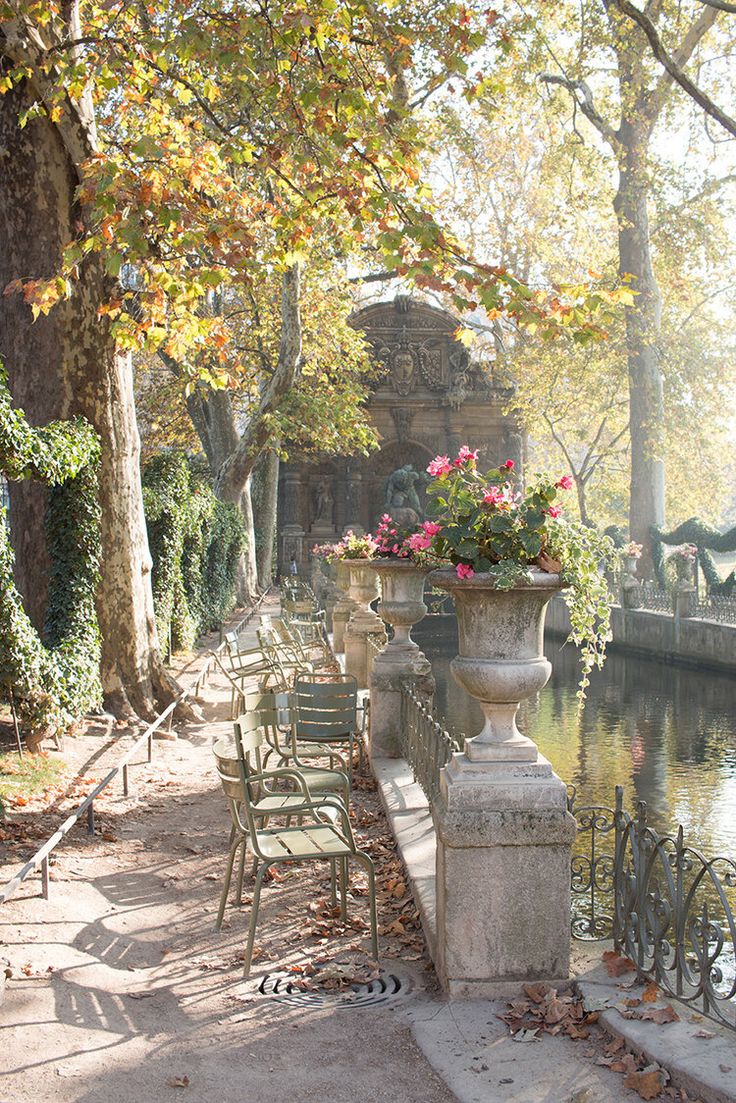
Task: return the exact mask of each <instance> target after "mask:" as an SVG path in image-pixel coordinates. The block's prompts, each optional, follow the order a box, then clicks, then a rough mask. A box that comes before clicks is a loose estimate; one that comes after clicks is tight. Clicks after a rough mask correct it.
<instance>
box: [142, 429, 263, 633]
mask: <svg viewBox="0 0 736 1103" xmlns="http://www.w3.org/2000/svg"><path fill="white" fill-rule="evenodd" d="M143 503H144V506H145V511H146V525H147V527H148V542H149V545H150V548H151V557H152V559H153V574H152V582H153V604H154V610H155V613H156V624H157V627H158V633H159V639H160V641H161V647H162V650H163V651H164V652H165V651H166V649H167V643H168V641H169V638H170V639H171V647H172V649H173V650H177V649H178V648H181V647H191V645H192V644H193V642H194V640H195V639H196V638H197V636H198V635H200V634H201V633H203V632H206V631H208V630H210V629H212V628H217V627H218V626H219V625H220V624H221V622H222V621H223V620H224V618H225V617H226V616H227V614H228V613H229V612H230V610H231V609H232V607H233V605H234V603H235V588H236V581H237V570H238V561H239V559H240V554H241V552H242V550H243V546H244V544H245V526H244V524H243V520H242V518H241V516H240V514H239V512H238V510H237V509H236V507H235V506H233V505H229V504H227V503H225V502H220V501H219V500H218V499H217V498H216V497H215V495H214V493H213V492H212V488H211V485H210V477H209V471H208V468H207V465H206V463H205V462H204V461H202V460H200V459H196V458H195V459H191V458H188V457H187V456H186V455H185V454H184V453H183V452H180V451H174V450H170V451H165V452H161V453H159V454H158V455H156V456H153V457H152V458H151V459H150V460H149V461H148V463H147V464H146V466H145V469H144V471H143Z"/></svg>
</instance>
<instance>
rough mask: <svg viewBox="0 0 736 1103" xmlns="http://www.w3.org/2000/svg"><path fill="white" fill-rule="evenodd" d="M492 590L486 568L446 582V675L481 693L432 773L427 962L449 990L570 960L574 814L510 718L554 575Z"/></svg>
mask: <svg viewBox="0 0 736 1103" xmlns="http://www.w3.org/2000/svg"><path fill="white" fill-rule="evenodd" d="M530 573H531V575H532V578H533V582H532V583H531V584H530V585H529V586H525V587H522V586H519V587H514V588H513V589H512V590H508V591H498V590H496V589H495V584H494V583H493V582H492V580H491V579H490V576H488V575H485V576H484V575H476V576H475V578H473V579H471V580H468V581H467V582H459V581H458V580H457V579H456V578H455V576H454V572H449V571H438V572H434V574H433V575H432V581H433V582H434V583H435V584H436V585H438V586H440V587H441V588H443V589H447V590H449V591H450V593H452V595H453V597H454V599H455V604H456V607H457V614H458V627H459V655H458V657H457V658H456V659H454V660H453V663H452V671H453V675H454V677H455V678H456V680H457V681H458V682H460V684H461V685H462V686H463V687H464V688H465V689H466V690H467V691H468V692H469V693H470V694H471V695H472V696H473V697H475V698H476V699H477V700H478V701H479V702H480V704H481V707H482V709H483V712H484V714H485V718H486V719H485V724H484V726H483V729H482V731H481V732H480V733H479V734H478V735H477V736H476V737H475V738H472V739H468V740H466V742H465V749H464V751H463V752H462V753H458V754H455V755H453V757H452V759H451V761H450V762H449V764H448V766H447V767H446V769H445V770H443V771H442V775H441V792H440V797H439V800H438V802H437V804H436V806H435V809H434V813H435V822H436V825H437V962H436V965H437V971H438V974H439V977H440V980H441V982H442V984H443V986H444V988H445V989H446V991H447V992H448V994H449V996H450V997H451V998H485V997H491V996H494V995H502V994H505V993H506V992H513V991H517V990H518V987H519V984H520V982H522V981H525V980H533V979H540V980H548V981H549V980H560V979H563V978H565V977H567V975H568V971H569V964H570V855H571V849H572V842H573V840H574V838H575V834H576V824H575V820H574V819H573V817H572V816H571V815H570V814H569V812H568V811H567V805H566V791H565V786H564V784H563V782H562V781H561V780H560V778H558V777H557V776H556V774H555V773H554V772H553V770H552V767H551V766H550V764H549V762H547V760H546V759H545V758H543V757H542V755H540V754H539V752H538V750H537V747H536V745H535V744H534V742H533V741H532V740H531V739H529V738H528V737H526V736H524V735H522V734H521V733H520V732H519V731H518V729H517V727H516V719H515V717H516V711H517V709H518V705H519V701H520V700H521V699H523V698H524V697H528V696H531V695H532V694H533V693H536V692H537V691H538V690H540V689H541V688H542V686H543V685H544V684H545V682H546V681H547V679H548V677H549V674H550V671H551V667H550V664H549V663H548V662H547V660H546V659H545V658H544V654H543V650H542V648H543V627H544V612H545V608H546V603H547V601H549V599H550V597H551V596H552V594H553V593H555V592H556V591H557V590H559V589H560V583H559V579H558V577H557V576H556V575H546V576H545V575H543V574H542V572H536V571H533V572H530Z"/></svg>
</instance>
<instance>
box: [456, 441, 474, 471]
mask: <svg viewBox="0 0 736 1103" xmlns="http://www.w3.org/2000/svg"><path fill="white" fill-rule="evenodd" d="M477 459H478V449H477V448H476V449H475V451H474V452H471V450H470V449H469V448H468V446H467V444H464V445H463V446H462V448H461V449H460V451H459V452H458V454H457V459H456V460H455V461H454V464H455V467H462V466H463V464H464V463H475V462H476V461H477Z"/></svg>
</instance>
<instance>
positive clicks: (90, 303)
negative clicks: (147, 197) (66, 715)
mask: <svg viewBox="0 0 736 1103" xmlns="http://www.w3.org/2000/svg"><path fill="white" fill-rule="evenodd" d="M9 41H10V40H9V39H6V38H5V37H4V33H3V31H0V58H1V59H2V63H4V64H7V58H6V57H5V47H6V46H7V47H8V50H10V49H11V47H12V49H13V56H14V57H15V58H16V59H17V55H18V50H19V49H20V47H19V45H18V42H17V39H16V40H13V41H12V43H11V44H10V45H8V43H9ZM39 94H40V90H39V89H38V88H36V87H34V86H33V84H32V83H30V82H26V83H24V84H22V85H21V86H20V87H19V88H18V89H16V90H15V91H14V92H13V93H10V94H6V95H4V96H0V148H1V149H2V150H3V157H4V162H3V168H2V173H0V288H5V287H6V286H7V284H8V282H10V281H11V280H14V279H29V278H38V277H44V276H49V275H52V274H53V273H54V272H55V271H56V270H57V268H58V267H59V265H60V261H61V250H62V248H63V247H64V246H65V245H66V244H67V243H68V242H70V241H71V240H72V239H73V238H74V237H75V236H76V234H77V233H78V228H79V224H80V221H81V219H82V217H83V215H82V212H81V211H80V210H79V209H78V207H77V205H76V202H75V189H76V187H77V184H78V182H79V178H78V172H77V170H78V164H79V162H78V160H76V158H77V156H79V157H81V156H82V155H83V154H84V153H85V151H86V152H91V151H92V150H93V149H94V144H95V138H94V127H93V124H91V123H90V120H89V118H85V112H84V110H82V109H80V110H77V109H76V108H75V106H74V105H72V104H70V105H69V109H68V111H67V112H66V113H65V116H64V119H63V125H62V124H59V125H57V124H55V123H52V122H51V121H50V120H48V119H46V118H44V117H40V118H36V119H34V120H32V121H30V122H29V123H28V125H27V126H26V127H25V128H24V129H21V128H20V127H19V125H18V113H19V110H21V109H22V108H23V107H24V106H27V105H28V103H30V102H31V101H32V100H34V99H38V98H39ZM111 290H112V288H111V286H110V283H109V280H108V279H107V277H106V276H105V274H104V269H103V266H102V261H101V259H99V258H88V260H87V261H86V262H85V264H84V266H83V268H82V270H81V272H80V275H79V279H78V280H77V281H76V282H75V284H74V286H73V289H72V294H71V297H70V299H69V300H67V301H64V302H61V303H60V304H58V305H57V306H56V307H54V309H53V310H52V311H51V313H50V314H49V315H48V317H43V316H42V317H39V319H38V320H37V321H36V322H34V321H33V318H32V314H31V309H30V307H29V306H28V305H27V304H25V303H24V302H23V300H22V296H20V295H17V294H11V295H5V296H0V356H2V358H3V359H4V360H5V362H6V364H7V366H8V369H9V372H10V378H11V388H12V393H13V397H14V399H15V401H16V402H17V403H18V405H20V406H22V407H23V408H24V409H25V411H26V414H27V416H28V418H29V420H30V421H31V422H32V423H34V424H44V423H45V422H47V421H48V420H50V419H51V418H54V417H64V418H66V417H69V416H71V415H74V414H83V415H84V416H85V417H86V418H88V420H89V421H90V422H91V423H92V425H94V427H95V429H96V430H97V432H98V433H99V435H100V438H101V441H102V462H101V473H100V500H101V506H102V522H101V527H102V532H101V537H102V564H101V567H102V580H101V586H100V592H99V595H98V615H99V619H100V628H101V632H102V682H103V689H104V691H105V699H106V704H107V706H108V707H110V708H111V709H113V711H115V712H116V713H117V714H118V715H125V714H130V713H131V712H135V713H136V714H137V715H139V716H142V717H146V718H150V717H151V716H152V715H153V714H154V706H155V704H156V703H157V702H158V703H166V702H168V701H170V700H171V699H172V696H173V693H174V692H175V690H176V686H175V684H174V683H173V682H172V680H171V679H170V677H169V675H168V674H167V672H166V670H165V668H164V666H163V663H162V661H161V658H160V655H159V651H158V640H157V636H156V625H155V621H154V617H153V600H152V595H151V584H150V570H151V559H150V554H149V550H148V539H147V535H146V528H145V522H144V516H143V500H142V495H141V487H140V473H139V438H138V428H137V425H136V419H135V407H134V402H133V385H132V370H131V365H130V361H129V358H128V357H127V356H122V355H120V354H118V353H117V352H116V349H115V346H114V342H113V339H112V336H111V334H110V330H109V326H108V324H107V322H106V321H105V320H104V319H103V318H101V317H100V315H99V308H100V306H101V305H102V304H103V303H104V302H105V301H107V300H108V298H109V297H110V291H111ZM13 498H14V501H13V513H12V525H13V540H14V545H15V548H16V554H17V572H18V583H19V588H20V590H21V593H22V594H23V596H24V600H25V601H26V602H27V604H28V607H29V610H32V611H33V617H34V622H35V623H36V624H40V623H41V622H42V620H43V612H44V609H45V603H46V562H45V540H44V534H43V495H39V494H38V490H37V488H32V487H29V488H26V487H19V488H13Z"/></svg>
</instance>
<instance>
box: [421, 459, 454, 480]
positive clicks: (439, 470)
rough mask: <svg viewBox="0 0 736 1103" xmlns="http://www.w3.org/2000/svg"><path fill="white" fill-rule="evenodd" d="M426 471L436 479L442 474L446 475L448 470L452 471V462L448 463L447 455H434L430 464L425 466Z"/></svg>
mask: <svg viewBox="0 0 736 1103" xmlns="http://www.w3.org/2000/svg"><path fill="white" fill-rule="evenodd" d="M427 471H428V472H429V474H430V475H433V476H434V477H435V478H436V479H438V478H440V476H442V475H446V474H447V473H448V471H452V464H451V463H450V457H449V456H435V458H434V459H433V460H432V462H431V463H430V464H428V466H427Z"/></svg>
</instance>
